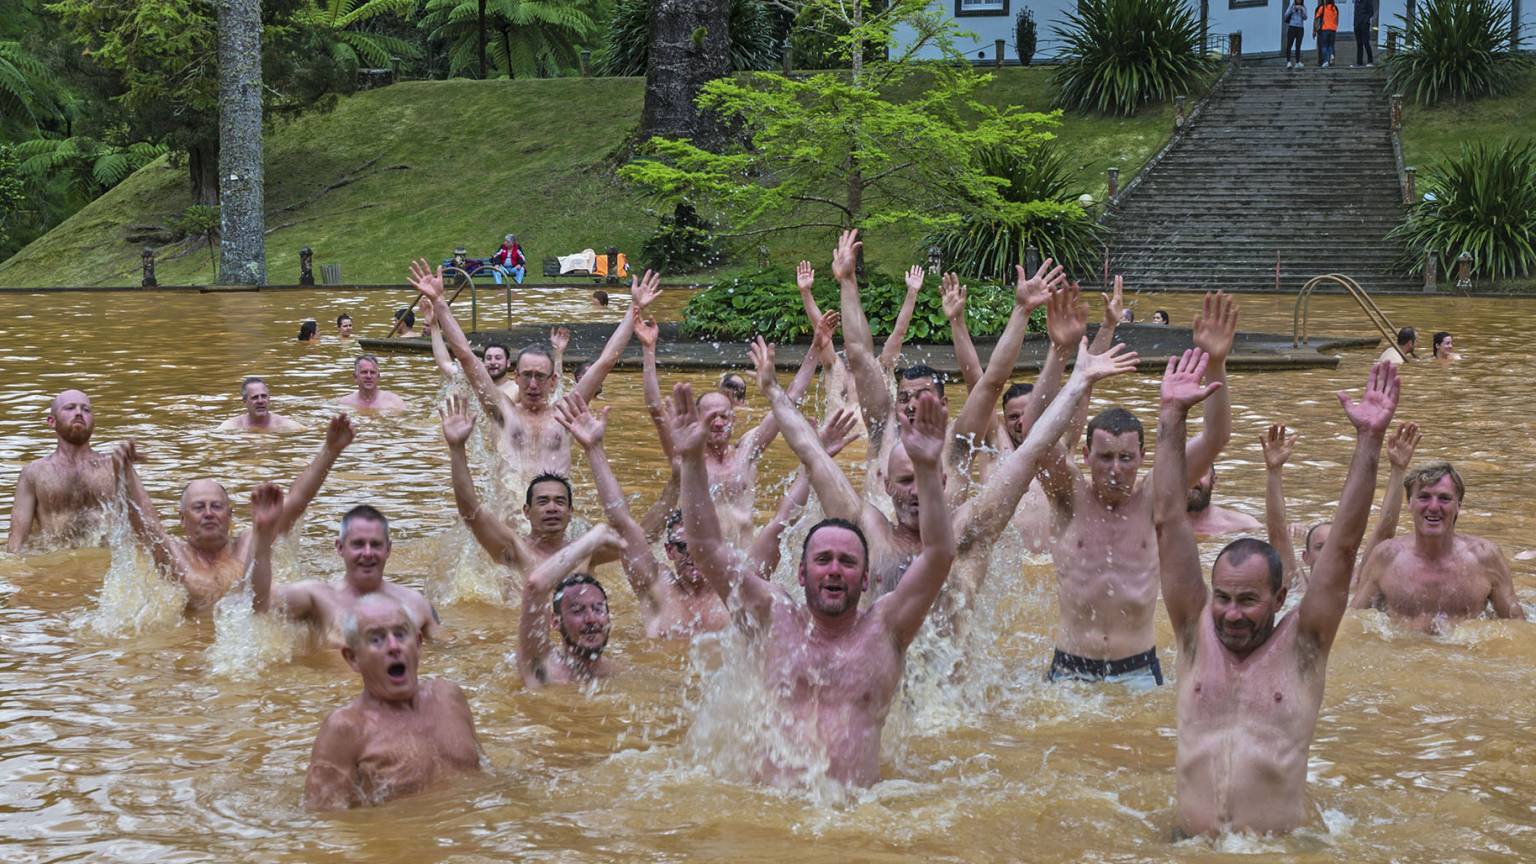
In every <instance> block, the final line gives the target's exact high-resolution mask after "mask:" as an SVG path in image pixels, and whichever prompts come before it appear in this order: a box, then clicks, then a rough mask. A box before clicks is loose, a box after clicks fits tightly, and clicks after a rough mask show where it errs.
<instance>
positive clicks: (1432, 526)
mask: <svg viewBox="0 0 1536 864" xmlns="http://www.w3.org/2000/svg"><path fill="white" fill-rule="evenodd" d="M1465 493H1466V485H1465V484H1464V483H1463V482H1462V480H1461V474H1459V473H1458V472H1457V471H1456V469H1455V468H1454V467H1452V466H1451V463H1449V462H1431V463H1429V464H1427V465H1424V466H1421V467H1420V468H1418V469H1417V470H1415V471H1411V472H1409V473H1408V475H1407V476H1406V477H1404V478H1403V494H1404V495H1405V496H1407V501H1408V511H1409V513H1411V514H1412V516H1413V536H1411V537H1395V538H1393V539H1391V540H1387V541H1384V542H1382V543H1380V544H1378V545H1377V546H1376V548H1375V549H1373V550H1372V551H1371V554H1370V555H1369V556H1368V557H1367V558H1366V560H1365V568H1364V570H1363V571H1362V573H1361V575H1360V587H1359V589H1358V590H1356V591H1355V597H1354V600H1352V601H1351V602H1350V606H1352V607H1354V608H1356V609H1365V608H1369V607H1371V606H1375V607H1377V608H1380V609H1382V610H1383V611H1385V612H1386V613H1387V614H1388V615H1390V616H1391V617H1393V618H1395V619H1398V620H1400V621H1404V622H1406V623H1408V624H1409V625H1410V626H1413V627H1416V628H1418V629H1422V630H1429V631H1434V630H1439V629H1441V628H1442V627H1444V626H1445V625H1446V624H1454V623H1455V622H1457V621H1459V620H1461V619H1464V618H1476V617H1478V616H1480V615H1482V614H1483V610H1484V609H1486V608H1490V607H1491V608H1492V609H1493V614H1494V615H1495V616H1497V617H1499V618H1519V619H1521V620H1524V619H1525V610H1524V609H1522V608H1521V607H1520V601H1519V600H1518V599H1517V598H1516V597H1515V585H1514V580H1513V579H1512V577H1511V576H1510V573H1509V562H1508V561H1506V560H1504V553H1503V551H1501V550H1500V549H1499V544H1497V543H1495V542H1493V541H1492V540H1486V539H1484V538H1482V537H1477V536H1474V535H1472V534H1459V533H1457V531H1456V518H1457V517H1458V516H1460V515H1461V501H1462V496H1463V495H1464V494H1465Z"/></svg>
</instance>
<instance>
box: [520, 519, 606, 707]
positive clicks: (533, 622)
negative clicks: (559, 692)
mask: <svg viewBox="0 0 1536 864" xmlns="http://www.w3.org/2000/svg"><path fill="white" fill-rule="evenodd" d="M623 542H624V541H622V540H620V539H619V535H618V534H616V533H614V530H613V528H612V527H610V526H609V525H608V523H606V522H600V523H598V524H596V525H593V526H592V527H591V528H589V529H587V533H585V534H583V535H581V536H580V537H578V538H576V539H575V540H573V541H571V542H570V543H567V544H566V545H565V546H564V547H562V548H561V549H560V551H559V552H556V553H555V554H553V555H551V556H549V557H548V558H546V559H544V561H543V563H541V564H539V566H537V567H535V568H533V572H531V573H529V574H528V580H527V582H526V583H524V585H523V608H522V612H521V614H520V615H519V616H518V619H517V668H518V671H520V672H522V674H523V683H524V684H525V685H526V686H527V687H528V688H529V689H537V688H538V687H541V686H543V684H544V682H545V679H546V677H547V676H546V675H545V674H544V668H543V667H544V664H545V663H547V662H549V654H550V651H551V649H550V645H549V615H550V612H551V606H550V603H551V595H552V594H553V593H554V591H555V586H556V585H557V584H559V583H560V580H561V579H564V578H565V577H566V576H568V575H570V574H571V573H572V572H574V571H575V570H576V568H577V567H579V566H581V562H583V561H585V560H587V559H588V558H592V557H595V556H597V554H598V553H599V552H602V551H607V550H609V549H614V548H617V547H620V546H622V545H623Z"/></svg>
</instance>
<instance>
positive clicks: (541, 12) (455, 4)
mask: <svg viewBox="0 0 1536 864" xmlns="http://www.w3.org/2000/svg"><path fill="white" fill-rule="evenodd" d="M482 3H483V4H484V10H485V25H486V28H487V30H488V31H489V32H488V33H487V34H486V40H485V49H486V59H487V61H488V62H489V64H490V66H491V68H492V69H493V70H495V71H496V72H497V73H498V74H502V75H506V76H507V77H509V78H517V77H533V76H541V77H548V76H553V75H558V74H559V73H560V72H561V71H562V70H564V69H571V68H574V67H575V66H576V65H577V64H578V62H579V60H578V59H577V54H578V52H579V51H580V49H581V46H582V44H583V43H584V42H585V41H586V40H587V39H589V38H590V37H591V36H592V33H593V31H594V30H595V29H596V27H595V25H594V24H593V23H592V18H591V17H590V16H588V15H587V13H586V11H584V10H583V8H582V6H583V4H582V3H581V2H580V0H427V6H426V11H425V14H423V15H422V18H421V27H422V28H423V29H425V30H426V31H427V33H428V34H429V37H430V38H431V39H433V40H440V41H442V42H445V43H447V46H448V72H449V74H450V75H454V74H462V73H465V72H478V70H479V68H480V55H479V44H480V42H479V40H480V23H479V22H480V15H481V4H482Z"/></svg>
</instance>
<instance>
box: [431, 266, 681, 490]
mask: <svg viewBox="0 0 1536 864" xmlns="http://www.w3.org/2000/svg"><path fill="white" fill-rule="evenodd" d="M410 283H411V285H412V286H414V287H415V288H416V290H417V291H420V292H421V295H422V297H423V298H424V299H425V300H426V301H427V302H430V303H431V304H432V307H433V308H432V311H433V318H434V320H436V322H437V324H438V326H439V327H441V328H442V330H443V338H444V339H446V340H447V342H448V349H449V350H450V351H451V352H453V356H454V357H455V358H456V359H457V360H458V361H459V365H460V366H461V367H463V369H464V374H465V375H466V376H468V378H469V383H470V385H471V387H472V388H473V389H474V391H475V394H476V396H478V397H479V399H480V404H481V405H482V406H483V407H484V408H485V412H486V414H488V415H489V416H490V417H491V418H492V419H494V420H495V421H496V425H497V429H498V431H499V433H500V434H499V435H498V436H497V441H498V442H499V444H500V445H501V447H500V449H501V455H502V457H503V458H505V459H507V460H508V462H509V463H510V464H511V466H512V467H513V468H514V469H515V470H516V471H518V472H519V473H520V474H521V475H522V476H524V477H530V476H534V475H538V474H544V473H552V474H561V475H569V474H570V471H571V439H570V438H569V437H568V436H567V435H566V434H565V429H564V428H562V427H561V426H560V424H559V423H558V422H556V420H555V416H554V415H555V412H554V410H553V405H552V404H551V399H552V397H553V396H554V392H555V390H556V388H557V386H558V384H559V381H558V380H557V379H556V377H555V365H554V358H552V357H551V356H549V354H548V353H547V352H546V351H545V350H544V349H543V348H542V347H539V346H529V347H527V348H524V349H523V350H522V351H520V352H518V355H517V359H516V365H515V374H516V381H517V386H518V394H517V401H515V402H514V401H513V400H512V399H510V398H508V397H507V395H506V394H505V393H503V392H502V391H501V389H500V388H498V387H497V386H496V384H495V382H494V381H492V380H491V377H490V375H489V374H487V373H486V371H485V366H484V364H482V363H481V362H480V360H479V358H477V357H475V353H474V349H472V348H471V347H470V345H469V339H468V338H467V337H465V335H464V330H463V329H462V328H460V327H459V323H458V321H456V320H454V317H453V310H452V309H450V308H449V306H448V302H447V299H446V297H445V296H444V294H443V268H441V267H439V268H437V270H436V272H434V271H433V270H432V269H431V268H430V267H429V266H428V264H427V262H426V259H424V258H423V259H419V260H417V261H414V262H412V263H411V275H410ZM660 284H661V277H660V276H659V275H658V274H656V273H653V272H651V271H646V274H645V277H644V278H640V277H635V279H634V280H633V283H632V284H631V286H630V294H631V298H632V300H631V303H630V306H629V310H628V311H627V312H626V313H625V314H624V319H623V321H621V322H620V323H619V326H618V327H617V328H616V329H615V330H614V331H613V335H612V336H610V337H608V343H607V344H606V345H604V346H603V352H602V354H601V355H600V356H599V357H598V358H597V359H596V360H594V361H593V362H592V365H591V366H590V367H589V368H588V370H587V372H586V374H584V375H582V376H581V379H580V380H579V381H577V382H576V387H575V390H574V392H576V393H580V394H581V398H583V399H586V400H589V401H590V400H591V399H592V398H593V397H594V396H596V394H597V391H598V390H600V389H601V388H602V386H603V379H604V378H607V377H608V372H609V371H610V370H611V369H613V366H614V364H615V363H617V362H618V360H619V355H620V354H622V353H624V348H625V346H627V345H628V344H629V339H630V336H631V335H633V334H634V329H635V321H636V319H638V318H639V317H640V315H641V313H643V312H644V311H645V307H646V306H648V305H649V304H650V303H651V301H653V300H655V299H656V297H657V296H658V295H660V293H661V288H660Z"/></svg>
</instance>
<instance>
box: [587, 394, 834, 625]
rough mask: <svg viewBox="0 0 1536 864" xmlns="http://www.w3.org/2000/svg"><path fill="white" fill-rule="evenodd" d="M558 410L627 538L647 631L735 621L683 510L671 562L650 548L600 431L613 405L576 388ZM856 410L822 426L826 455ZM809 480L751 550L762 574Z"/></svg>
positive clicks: (670, 541) (671, 535) (673, 527)
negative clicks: (706, 573) (701, 559)
mask: <svg viewBox="0 0 1536 864" xmlns="http://www.w3.org/2000/svg"><path fill="white" fill-rule="evenodd" d="M556 410H557V411H558V412H559V415H558V416H559V418H560V424H561V425H562V426H564V427H565V428H566V430H567V431H569V432H570V433H571V437H572V438H573V439H575V441H576V443H578V444H580V445H581V447H582V449H583V450H585V451H586V454H587V465H588V466H589V467H590V468H591V469H592V479H593V482H594V483H595V484H596V485H597V495H598V498H599V500H601V501H602V504H603V512H604V514H605V515H606V516H607V517H608V524H610V525H612V526H613V528H614V530H615V531H617V532H618V533H619V536H620V537H622V538H623V539H624V557H623V558H622V559H621V560H622V562H623V564H624V575H625V576H626V577H627V578H628V579H629V585H630V587H631V588H633V589H634V592H635V596H636V597H638V598H639V599H640V609H641V612H642V614H644V616H645V635H646V636H647V637H648V638H651V639H677V638H687V637H689V636H692V635H693V634H694V633H699V632H708V631H715V630H721V629H723V628H724V627H725V625H726V624H728V623H729V621H730V616H729V615H728V614H727V612H726V609H725V604H724V603H721V602H720V598H719V597H718V596H716V595H715V593H714V591H712V590H710V589H709V587H708V586H707V585H706V584H705V583H704V577H703V576H702V575H700V573H699V569H698V566H697V565H695V564H694V563H693V556H692V555H691V554H689V552H688V540H687V535H686V534H685V533H684V532H683V526H682V514H681V513H676V512H674V513H673V514H672V515H671V516H669V517H668V518H667V520H666V525H665V528H666V543H665V548H666V555H667V560H668V562H669V563H670V565H671V566H670V567H667V568H664V567H663V566H662V565H661V563H660V562H658V561H657V560H656V557H655V555H653V554H652V553H651V546H650V542H649V540H648V539H647V537H646V531H645V529H644V528H643V527H642V526H641V524H640V523H639V522H638V521H636V520H635V517H634V516H633V515H631V514H630V512H629V505H628V504H627V503H625V500H624V490H623V489H622V488H620V486H619V479H618V478H617V477H616V476H614V473H613V467H612V466H610V465H609V464H608V455H607V453H606V452H605V451H604V450H603V436H604V434H605V433H606V431H607V427H608V409H607V408H606V407H605V408H603V410H602V411H601V412H599V413H593V412H591V411H589V410H587V405H586V403H585V402H583V401H582V399H581V397H580V396H578V395H576V394H574V393H573V394H571V395H570V396H568V397H566V398H565V400H564V401H562V402H561V403H560V404H559V405H558V406H556ZM853 423H854V415H853V412H852V411H851V410H844V411H842V412H839V413H838V414H836V415H834V416H833V418H832V419H831V420H830V421H829V422H828V423H827V425H826V426H825V427H824V428H823V429H822V431H821V441H822V444H823V446H824V447H825V448H826V450H827V454H828V455H829V456H836V455H837V454H838V453H839V452H840V451H841V450H842V449H843V447H845V446H847V445H848V444H849V443H850V442H852V441H853V439H854V437H856V436H853V435H850V434H849V433H850V432H852V430H853ZM810 492H811V484H810V482H809V481H808V480H807V479H806V478H805V472H803V471H802V472H800V474H799V475H797V476H796V477H795V481H794V483H792V484H791V485H790V489H789V491H788V492H787V493H785V495H784V498H783V500H782V501H781V502H780V503H779V509H778V512H777V513H775V514H774V517H773V519H772V520H771V521H770V522H769V523H768V524H767V525H766V526H765V527H764V528H763V530H762V531H759V532H758V534H757V537H756V539H754V540H753V541H752V547H751V549H750V550H748V553H747V566H748V568H749V569H750V570H752V572H754V573H757V574H759V575H760V576H761V577H762V578H764V579H767V578H769V577H770V576H771V575H772V573H773V571H774V570H775V569H777V567H778V566H779V540H780V539H781V538H782V537H783V536H784V531H785V529H786V528H788V527H789V522H790V519H791V518H792V516H793V514H794V513H795V512H796V511H797V510H799V508H801V507H804V506H805V502H806V499H808V498H809V497H810Z"/></svg>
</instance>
